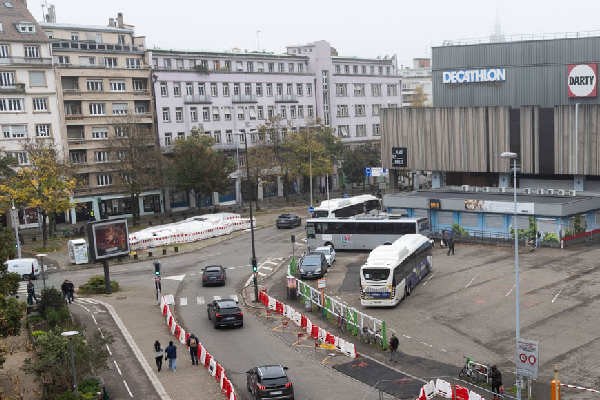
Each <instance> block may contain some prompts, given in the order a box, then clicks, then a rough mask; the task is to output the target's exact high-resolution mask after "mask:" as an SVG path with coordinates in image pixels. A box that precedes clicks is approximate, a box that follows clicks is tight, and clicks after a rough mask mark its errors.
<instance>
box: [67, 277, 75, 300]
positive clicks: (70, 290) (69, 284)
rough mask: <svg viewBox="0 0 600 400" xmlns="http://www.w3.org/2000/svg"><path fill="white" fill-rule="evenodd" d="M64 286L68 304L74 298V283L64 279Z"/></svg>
mask: <svg viewBox="0 0 600 400" xmlns="http://www.w3.org/2000/svg"><path fill="white" fill-rule="evenodd" d="M65 287H66V291H67V301H68V302H69V304H71V303H72V302H73V300H74V293H75V285H74V284H73V282H71V281H70V280H66V281H65Z"/></svg>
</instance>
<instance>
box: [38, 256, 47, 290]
mask: <svg viewBox="0 0 600 400" xmlns="http://www.w3.org/2000/svg"><path fill="white" fill-rule="evenodd" d="M47 255H48V254H45V253H40V254H36V255H35V256H36V257H37V258H39V259H40V268H41V269H42V281H43V282H44V290H46V271H45V269H44V257H46V256H47Z"/></svg>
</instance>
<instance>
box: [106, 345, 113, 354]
mask: <svg viewBox="0 0 600 400" xmlns="http://www.w3.org/2000/svg"><path fill="white" fill-rule="evenodd" d="M105 346H106V350H107V351H108V355H110V356H112V351H110V347H108V345H107V344H105Z"/></svg>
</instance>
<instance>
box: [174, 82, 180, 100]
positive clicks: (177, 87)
mask: <svg viewBox="0 0 600 400" xmlns="http://www.w3.org/2000/svg"><path fill="white" fill-rule="evenodd" d="M173 96H175V97H179V96H181V82H173Z"/></svg>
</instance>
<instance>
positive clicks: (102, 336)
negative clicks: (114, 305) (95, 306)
mask: <svg viewBox="0 0 600 400" xmlns="http://www.w3.org/2000/svg"><path fill="white" fill-rule="evenodd" d="M98 332H100V337H101V338H102V339H104V333H102V329H100V327H98Z"/></svg>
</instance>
